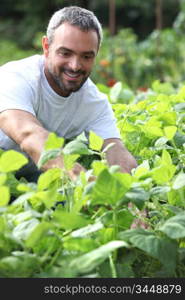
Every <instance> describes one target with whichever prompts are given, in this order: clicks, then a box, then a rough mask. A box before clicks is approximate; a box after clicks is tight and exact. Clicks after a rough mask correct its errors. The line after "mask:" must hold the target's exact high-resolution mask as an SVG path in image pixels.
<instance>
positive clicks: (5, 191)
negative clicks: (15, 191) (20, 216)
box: [0, 186, 10, 207]
mask: <svg viewBox="0 0 185 300" xmlns="http://www.w3.org/2000/svg"><path fill="white" fill-rule="evenodd" d="M9 201H10V191H9V188H8V187H7V186H0V207H1V206H6V205H7V204H8V202H9Z"/></svg>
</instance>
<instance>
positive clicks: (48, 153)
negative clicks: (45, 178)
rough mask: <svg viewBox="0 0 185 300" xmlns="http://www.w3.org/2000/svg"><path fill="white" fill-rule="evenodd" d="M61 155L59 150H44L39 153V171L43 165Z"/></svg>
mask: <svg viewBox="0 0 185 300" xmlns="http://www.w3.org/2000/svg"><path fill="white" fill-rule="evenodd" d="M61 153H62V150H61V149H53V150H45V151H43V152H42V153H41V156H40V158H39V161H38V163H37V166H38V168H39V169H40V168H41V167H42V166H43V165H45V164H46V163H47V162H48V161H49V160H50V159H54V158H57V157H58V156H59V155H60V154H61Z"/></svg>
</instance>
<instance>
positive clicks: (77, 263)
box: [69, 241, 129, 274]
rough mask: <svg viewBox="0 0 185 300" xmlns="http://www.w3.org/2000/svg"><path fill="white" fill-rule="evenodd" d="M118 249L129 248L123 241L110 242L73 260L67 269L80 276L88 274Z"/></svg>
mask: <svg viewBox="0 0 185 300" xmlns="http://www.w3.org/2000/svg"><path fill="white" fill-rule="evenodd" d="M120 247H126V248H128V247H129V246H128V244H127V243H126V242H123V241H111V242H109V243H107V244H105V245H103V246H100V247H99V248H97V249H95V250H93V251H90V252H88V253H86V254H84V255H82V256H80V257H77V258H75V259H73V260H72V261H71V263H70V264H69V268H72V269H74V270H75V271H76V272H77V273H81V274H84V273H87V272H90V271H92V270H93V269H94V268H96V267H97V266H98V265H100V264H101V263H102V262H103V261H104V260H105V259H107V258H108V256H109V255H110V254H111V252H113V251H114V250H116V249H118V248H120Z"/></svg>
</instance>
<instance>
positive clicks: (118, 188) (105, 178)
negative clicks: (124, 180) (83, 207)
mask: <svg viewBox="0 0 185 300" xmlns="http://www.w3.org/2000/svg"><path fill="white" fill-rule="evenodd" d="M126 191H127V188H126V187H125V186H124V185H123V184H121V182H120V181H119V180H117V178H115V177H114V174H110V173H109V171H108V170H106V169H104V170H103V171H102V172H101V173H100V175H99V176H98V178H97V181H96V183H95V185H94V187H93V192H92V198H93V204H100V203H102V204H105V205H106V204H116V202H117V201H119V200H120V199H121V198H122V197H123V195H124V194H125V193H126Z"/></svg>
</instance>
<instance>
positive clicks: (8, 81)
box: [0, 71, 35, 116]
mask: <svg viewBox="0 0 185 300" xmlns="http://www.w3.org/2000/svg"><path fill="white" fill-rule="evenodd" d="M0 83H1V85H0V112H2V111H5V110H8V109H20V110H24V111H27V112H30V113H31V114H33V115H34V116H35V112H34V108H33V104H32V103H33V97H34V94H33V91H32V88H31V86H30V85H29V83H28V82H27V81H26V80H25V79H24V78H23V77H21V75H18V74H16V73H11V72H7V71H4V72H3V71H0Z"/></svg>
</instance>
